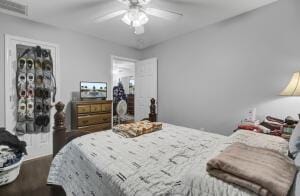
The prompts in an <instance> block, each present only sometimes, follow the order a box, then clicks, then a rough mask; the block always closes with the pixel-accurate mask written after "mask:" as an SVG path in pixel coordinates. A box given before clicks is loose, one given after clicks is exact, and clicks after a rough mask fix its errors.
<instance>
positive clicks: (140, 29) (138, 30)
mask: <svg viewBox="0 0 300 196" xmlns="http://www.w3.org/2000/svg"><path fill="white" fill-rule="evenodd" d="M144 33H145V27H144V26H139V27H135V29H134V34H136V35H141V34H144Z"/></svg>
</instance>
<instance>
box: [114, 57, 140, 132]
mask: <svg viewBox="0 0 300 196" xmlns="http://www.w3.org/2000/svg"><path fill="white" fill-rule="evenodd" d="M114 60H121V61H129V62H133V63H136V62H138V61H139V60H137V59H132V58H127V57H121V56H117V55H110V86H111V89H110V94H111V100H113V97H114V94H113V93H114V92H113V88H114V73H113V70H114ZM111 105H112V115H111V125H112V127H113V125H114V122H113V121H114V115H113V103H112V104H111Z"/></svg>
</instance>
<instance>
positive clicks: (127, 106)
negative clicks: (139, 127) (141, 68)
mask: <svg viewBox="0 0 300 196" xmlns="http://www.w3.org/2000/svg"><path fill="white" fill-rule="evenodd" d="M136 62H137V61H136V60H133V59H127V58H122V57H115V56H114V57H112V78H113V79H112V81H113V84H112V91H113V92H112V97H113V125H117V124H126V123H131V122H134V116H135V112H134V111H135V108H134V101H135V66H136Z"/></svg>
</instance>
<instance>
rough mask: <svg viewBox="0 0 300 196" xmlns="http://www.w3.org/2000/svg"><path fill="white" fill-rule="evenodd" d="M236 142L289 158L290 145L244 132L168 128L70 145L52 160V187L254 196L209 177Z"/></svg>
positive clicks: (99, 194) (99, 193) (127, 195)
mask: <svg viewBox="0 0 300 196" xmlns="http://www.w3.org/2000/svg"><path fill="white" fill-rule="evenodd" d="M237 141H238V142H244V143H247V144H248V145H253V146H261V147H266V148H270V149H274V150H277V151H279V152H281V153H287V142H286V141H285V140H283V139H281V138H279V137H273V136H267V135H263V134H256V133H253V132H249V131H242V130H240V131H237V132H236V133H234V134H233V135H232V136H230V137H225V136H221V135H217V134H212V133H207V132H203V131H199V130H195V129H189V128H185V127H179V126H174V125H170V124H163V130H161V131H158V132H154V133H151V134H147V135H143V136H140V137H137V138H124V137H121V136H119V135H117V134H116V133H113V132H112V131H105V132H98V133H94V134H89V135H86V136H83V137H80V138H77V139H75V140H73V141H72V142H70V143H69V144H67V145H66V146H65V147H64V148H63V149H62V150H61V151H60V152H59V153H58V154H57V156H56V157H55V159H54V160H53V163H52V166H51V169H50V173H49V176H48V184H55V185H61V186H62V187H63V188H64V189H65V191H66V193H67V195H68V196H69V195H72V196H81V195H82V196H83V195H91V196H118V195H124V196H134V195H138V196H152V195H186V196H192V195H201V196H206V195H210V196H228V195H230V196H248V195H253V193H251V192H249V191H247V190H245V189H242V188H239V187H237V186H234V185H231V184H227V183H225V182H222V181H220V180H218V179H216V178H213V177H210V176H209V175H208V173H207V172H206V163H207V161H208V160H209V159H210V158H212V157H214V156H215V155H217V154H218V153H219V152H220V151H221V150H222V149H224V148H225V147H226V146H228V145H230V144H231V143H233V142H237Z"/></svg>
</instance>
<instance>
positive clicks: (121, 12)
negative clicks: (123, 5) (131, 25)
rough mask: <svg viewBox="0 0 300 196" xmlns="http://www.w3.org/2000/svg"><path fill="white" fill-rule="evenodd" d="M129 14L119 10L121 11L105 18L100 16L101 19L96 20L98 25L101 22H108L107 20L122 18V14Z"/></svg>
mask: <svg viewBox="0 0 300 196" xmlns="http://www.w3.org/2000/svg"><path fill="white" fill-rule="evenodd" d="M126 12H127V10H119V11H116V12H112V13H110V14H106V15H104V16H100V17H97V18H95V20H94V21H95V22H96V23H99V22H104V21H107V20H110V19H112V18H115V17H117V16H120V15H122V14H125V13H126Z"/></svg>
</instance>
